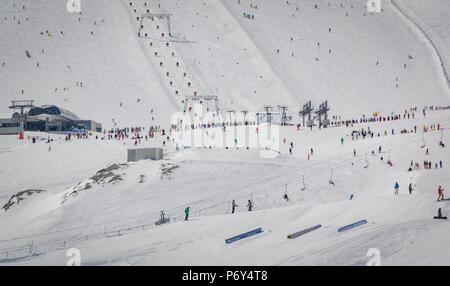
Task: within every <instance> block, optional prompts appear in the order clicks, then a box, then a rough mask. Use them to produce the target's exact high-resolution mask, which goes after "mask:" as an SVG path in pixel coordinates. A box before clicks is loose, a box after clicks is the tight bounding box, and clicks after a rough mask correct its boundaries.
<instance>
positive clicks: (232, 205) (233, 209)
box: [231, 200, 238, 214]
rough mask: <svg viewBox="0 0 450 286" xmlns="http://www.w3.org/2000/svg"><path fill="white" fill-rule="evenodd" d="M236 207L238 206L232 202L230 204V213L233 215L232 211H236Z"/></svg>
mask: <svg viewBox="0 0 450 286" xmlns="http://www.w3.org/2000/svg"><path fill="white" fill-rule="evenodd" d="M236 207H238V205H237V204H236V202H235V201H234V200H233V202H232V203H231V213H232V214H234V211H235V210H236Z"/></svg>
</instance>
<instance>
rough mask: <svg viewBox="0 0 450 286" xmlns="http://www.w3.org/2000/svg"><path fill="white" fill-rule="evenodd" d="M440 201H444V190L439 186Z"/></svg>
mask: <svg viewBox="0 0 450 286" xmlns="http://www.w3.org/2000/svg"><path fill="white" fill-rule="evenodd" d="M440 200H444V189H443V188H442V187H441V186H439V188H438V199H437V201H438V202H439V201H440Z"/></svg>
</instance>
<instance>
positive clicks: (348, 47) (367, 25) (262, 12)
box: [0, 0, 450, 265]
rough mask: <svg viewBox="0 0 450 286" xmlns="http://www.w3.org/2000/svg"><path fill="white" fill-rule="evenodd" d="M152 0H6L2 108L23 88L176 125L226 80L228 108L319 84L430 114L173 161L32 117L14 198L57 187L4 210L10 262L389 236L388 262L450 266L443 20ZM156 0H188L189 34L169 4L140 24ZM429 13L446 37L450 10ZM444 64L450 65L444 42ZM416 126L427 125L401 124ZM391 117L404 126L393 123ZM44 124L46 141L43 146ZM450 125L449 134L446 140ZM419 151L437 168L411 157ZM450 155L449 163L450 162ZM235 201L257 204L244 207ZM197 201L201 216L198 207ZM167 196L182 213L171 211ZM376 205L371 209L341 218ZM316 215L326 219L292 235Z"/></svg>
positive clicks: (3, 156)
mask: <svg viewBox="0 0 450 286" xmlns="http://www.w3.org/2000/svg"><path fill="white" fill-rule="evenodd" d="M130 2H132V3H133V5H132V6H130V5H129V3H130ZM145 2H146V1H136V0H127V1H119V0H108V1H106V0H104V1H99V0H91V1H82V11H83V12H82V15H81V16H80V15H79V14H70V13H68V12H67V11H66V9H65V7H66V1H63V0H60V1H56V0H46V1H44V0H42V1H41V0H39V1H38V0H33V1H11V0H8V1H1V3H0V8H1V9H0V14H1V15H0V16H1V18H0V29H1V39H2V40H1V41H0V52H1V53H0V64H1V63H2V62H5V66H4V67H2V66H1V65H0V77H1V80H0V106H1V108H0V115H1V116H2V117H3V116H5V117H6V116H10V111H9V110H8V109H7V106H8V104H9V101H10V100H13V99H34V100H36V103H37V104H46V103H47V104H57V105H61V106H62V107H64V108H67V109H69V110H71V111H73V112H75V113H77V114H78V115H79V116H80V117H82V118H89V119H94V120H97V121H100V122H101V123H103V125H104V127H106V128H109V127H112V126H113V121H112V119H113V118H114V122H116V123H117V125H116V126H117V127H123V126H130V125H131V126H132V125H138V126H149V125H154V124H155V123H157V124H161V125H162V126H167V125H168V119H169V118H170V116H171V115H172V113H173V112H174V111H176V110H179V108H180V107H181V106H182V105H181V100H182V99H183V96H184V95H192V94H193V93H194V92H197V93H198V94H216V95H218V96H219V100H220V106H221V108H222V110H227V109H233V110H240V109H241V108H246V109H249V110H255V111H257V110H260V109H262V107H263V105H265V104H272V105H277V104H287V105H289V106H290V111H292V112H293V113H296V111H297V109H298V108H299V106H300V105H301V104H303V103H304V102H305V101H306V100H309V99H312V100H313V103H314V105H317V104H318V103H319V102H321V101H323V100H326V99H327V100H329V104H330V106H331V108H332V113H333V114H336V115H341V116H342V117H343V118H350V117H353V116H361V114H366V115H369V114H371V113H372V112H375V111H378V112H381V113H384V114H387V113H390V112H391V111H395V112H397V113H403V111H404V109H407V108H410V107H413V106H417V107H418V108H419V110H418V112H417V113H416V118H415V119H405V120H400V121H390V122H383V123H369V124H362V125H355V127H354V128H345V127H337V128H329V129H325V130H321V131H319V130H314V131H308V130H304V129H303V128H302V129H301V130H300V131H297V130H296V129H295V128H294V127H282V128H281V140H280V142H283V140H282V139H284V138H286V143H282V146H281V155H280V156H279V157H278V158H275V159H261V158H260V157H259V152H258V151H257V150H254V149H251V150H245V149H243V148H241V149H239V150H235V149H234V148H231V149H229V150H224V149H220V148H219V149H195V148H193V149H185V150H182V151H180V152H176V151H175V148H174V147H173V146H168V147H167V148H166V154H165V160H163V161H161V162H153V161H142V162H137V163H130V164H125V165H121V164H123V163H125V162H126V149H127V148H129V147H132V146H133V143H134V142H133V141H132V140H125V141H117V140H104V141H101V140H95V138H94V137H93V136H91V137H90V138H89V139H87V140H84V139H83V140H78V139H72V140H70V141H65V140H64V136H61V135H51V137H52V138H53V139H54V141H53V142H52V143H51V147H52V149H51V152H49V151H48V144H47V143H46V138H47V134H41V133H32V132H26V133H25V138H26V140H23V141H20V140H17V138H16V136H2V137H0V162H1V164H0V181H1V182H2V184H1V186H0V207H3V206H4V205H5V204H7V202H8V201H9V200H10V198H11V197H12V196H13V195H15V194H18V193H20V192H22V191H25V190H29V189H31V190H43V191H44V192H39V193H37V192H36V193H33V194H32V195H26V194H22V195H20V197H21V198H23V200H20V199H18V198H17V197H12V199H11V202H15V204H13V205H12V206H11V207H10V208H9V209H8V210H7V211H5V210H0V230H1V231H0V263H1V264H6V265H11V264H20V265H22V264H27V265H36V264H51V265H64V264H65V263H66V261H67V259H68V257H67V256H66V251H67V249H68V248H70V247H75V248H79V249H80V250H81V254H82V264H83V265H104V264H108V265H110V264H117V265H129V264H131V265H242V264H248V265H252V264H261V265H311V264H312V265H317V264H318V265H364V264H365V263H366V262H367V261H368V260H369V259H370V257H367V256H366V253H367V250H368V249H369V248H373V247H374V248H378V249H379V250H380V252H381V263H382V264H383V265H393V264H394V265H404V264H415V265H417V264H418V265H430V264H431V265H434V264H445V265H448V264H450V260H449V257H450V253H449V250H448V247H446V245H447V241H448V237H449V236H450V232H449V228H448V222H447V221H437V220H433V219H432V217H433V216H435V215H436V213H437V209H438V208H439V207H441V208H442V212H443V214H444V215H447V216H448V215H450V205H449V203H448V201H442V202H436V198H437V192H436V189H437V187H438V185H442V186H443V187H444V189H445V193H446V194H448V190H449V189H450V177H449V173H448V170H447V165H448V163H449V162H450V153H449V152H448V148H449V147H448V143H449V142H448V138H450V137H449V136H450V133H449V131H450V129H449V128H450V122H449V118H450V115H449V112H448V110H447V111H434V112H429V113H428V114H427V117H426V118H423V117H422V115H421V108H422V107H423V106H424V105H433V104H436V105H448V104H449V103H450V97H449V93H448V88H447V85H446V82H445V76H444V73H443V69H442V66H441V62H440V60H441V59H439V58H438V57H437V56H436V51H435V50H433V44H435V45H436V48H437V49H438V52H439V54H442V55H444V53H445V51H442V50H440V47H441V45H439V44H436V41H439V40H434V39H435V37H434V36H432V35H431V33H430V35H429V34H425V35H424V34H422V33H423V32H425V33H428V32H427V31H428V30H426V29H422V30H423V31H421V30H420V29H417V28H415V27H414V26H412V23H411V22H410V21H408V19H405V17H404V16H403V17H402V16H401V15H400V14H399V12H398V11H397V10H396V9H395V7H394V6H392V5H391V2H390V1H383V2H382V7H383V10H384V11H383V12H382V13H379V14H372V15H371V14H369V13H367V12H366V15H365V16H364V13H365V10H364V5H365V2H366V1H356V0H352V1H349V0H346V1H334V0H333V1H331V0H330V1H298V2H297V1H293V0H290V1H289V3H290V4H286V1H255V2H254V3H253V2H249V1H244V0H241V1H240V4H238V1H237V0H233V1H227V0H223V1H218V0H213V1H194V0H190V1H173V0H164V1H147V3H148V6H145V5H144V3H145ZM396 2H400V1H396ZM405 2H406V1H401V4H402V5H404V4H405ZM431 2H432V3H433V4H432V5H431V6H428V4H425V3H429V2H428V1H425V0H424V1H414V2H413V3H414V6H410V8H409V9H411V10H413V11H415V12H417V14H416V15H417V17H422V18H421V19H423V20H424V21H425V20H426V19H427V18H426V17H425V16H423V15H434V14H433V13H437V12H436V11H448V8H447V6H448V4H447V2H446V1H430V3H431ZM297 3H298V4H297ZM328 3H330V6H328ZM341 3H342V7H341ZM250 4H251V5H252V6H254V5H257V7H258V8H257V9H255V8H251V7H250ZM316 4H317V5H318V8H317V9H316V8H315V7H314V5H316ZM22 5H25V10H23V8H22ZM297 5H298V7H299V11H297V10H296V7H297ZM408 5H409V4H408ZM411 5H412V4H411ZM352 6H353V8H352ZM425 6H426V9H425ZM422 8H423V9H422ZM134 9H136V12H134ZM147 9H150V10H151V11H152V12H154V13H171V33H172V37H171V38H168V28H167V26H166V24H165V23H166V20H165V19H158V18H155V19H154V20H153V21H152V20H150V19H148V20H145V21H144V23H143V24H144V28H143V29H142V30H141V36H142V33H144V34H145V33H147V37H146V38H145V36H144V37H138V36H137V33H138V31H139V22H138V21H137V19H136V17H139V16H140V15H141V14H143V13H146V10H147ZM427 9H428V10H427ZM446 9H447V10H446ZM419 10H420V11H422V12H423V11H428V12H427V13H426V14H423V15H422V14H420V13H419V12H418V11H419ZM243 12H245V13H248V14H252V15H255V19H254V20H252V19H247V18H244V17H243ZM346 13H348V16H346ZM405 13H406V12H405ZM424 13H425V12H424ZM293 15H294V16H293ZM406 17H413V16H411V15H410V14H408V13H407V15H406ZM429 17H431V16H429ZM26 18H28V21H27V20H26ZM79 18H81V20H79ZM428 19H429V18H428ZM19 20H20V24H18V22H17V21H19ZM441 23H443V25H445V23H446V20H445V19H443V20H442V21H441ZM157 26H159V27H158V28H157ZM330 28H331V31H330V30H329V29H330ZM428 29H433V31H435V32H436V33H439V34H440V35H441V37H442V38H443V40H442V41H446V38H445V32H444V31H445V27H444V26H441V25H439V22H433V25H430V26H429V28H428ZM47 31H48V32H49V33H47ZM61 31H63V33H64V34H61V33H60V32H61ZM91 31H92V32H93V34H91ZM41 32H43V34H42V35H41ZM161 33H164V34H165V35H164V37H162V35H161ZM291 37H292V38H293V40H292V41H291V40H290V38H291ZM427 37H429V39H428V38H427ZM430 39H432V41H433V44H430V42H429V41H430ZM167 43H168V44H169V46H167ZM318 43H319V45H318ZM42 49H44V52H42ZM277 49H279V50H280V52H279V54H278V53H277ZM330 49H331V53H329V50H330ZM26 51H29V52H30V54H31V58H27V56H26V53H25V52H26ZM155 52H156V53H157V54H156V55H155ZM172 53H173V55H172ZM292 53H294V55H293V56H292ZM409 55H411V56H412V57H413V59H408V56H409ZM316 57H317V59H318V61H316V60H315V58H316ZM37 62H39V67H37ZM377 62H378V65H377ZM160 63H162V65H160ZM177 63H178V65H177ZM405 63H406V64H407V66H406V68H404V64H405ZM442 63H443V64H444V67H446V66H447V64H446V63H447V61H446V60H445V59H444V58H442ZM68 65H69V67H70V68H69V67H68ZM167 72H169V75H168V76H167V74H166V73H167ZM184 73H186V76H184ZM397 77H398V80H396V78H397ZM77 82H83V87H77V86H76V83H77ZM170 82H172V85H170ZM188 83H191V85H190V86H188ZM397 84H398V87H396V85H397ZM65 87H69V89H68V90H64V88H65ZM55 88H58V90H57V91H56V92H55ZM22 89H23V90H24V94H23V95H22V93H21V90H22ZM176 91H178V95H177V94H176ZM138 99H140V102H138ZM121 102H122V107H121V106H120V103H121ZM151 109H154V113H153V114H151V113H150V110H151ZM152 117H155V121H153V120H152V119H151V118H152ZM294 119H295V123H298V122H300V121H299V119H298V116H294ZM437 123H440V125H441V127H443V128H445V129H444V130H443V131H442V132H440V131H430V132H427V133H425V135H424V138H425V143H426V147H427V148H429V150H430V155H425V149H424V148H421V147H420V146H421V145H422V144H423V139H422V134H421V130H422V127H423V126H424V125H426V126H427V127H430V125H431V124H437ZM367 126H370V128H371V130H372V131H374V132H375V133H378V132H379V133H380V134H382V136H380V137H375V138H367V139H364V140H361V139H360V140H354V141H353V140H352V139H351V136H349V133H350V132H351V131H352V130H353V129H360V128H366V127H367ZM414 126H417V127H418V133H409V134H399V132H400V129H403V128H406V129H407V130H412V129H413V128H414ZM391 128H394V129H395V131H396V135H387V136H384V135H383V134H384V132H385V131H386V132H387V133H388V134H389V133H390V130H391ZM28 136H39V138H40V139H42V140H38V142H37V143H36V144H32V143H31V141H30V140H29V139H28V138H29V137H28ZM94 136H95V135H94ZM441 136H442V138H443V140H444V142H445V143H446V144H447V147H446V148H441V147H439V146H438V142H439V140H441ZM341 137H343V138H344V139H345V143H344V144H343V145H342V146H341V145H340V138H341ZM162 140H165V138H164V137H163V136H161V134H159V133H158V134H157V138H154V139H151V140H149V141H148V142H146V141H143V143H142V144H140V145H139V147H145V146H161V142H162ZM290 142H293V145H294V146H295V147H294V150H293V155H292V156H290V155H289V152H288V150H289V143H290ZM380 145H381V146H382V147H383V151H382V153H378V152H377V149H378V146H380ZM310 148H314V155H313V156H311V158H310V160H308V159H307V158H308V157H307V154H308V152H309V151H310ZM354 149H355V150H356V151H357V156H354V155H353V150H354ZM389 150H390V152H389ZM371 151H375V153H376V154H375V155H374V156H372V155H371ZM366 153H367V160H366ZM381 157H383V161H382V160H381ZM388 157H391V159H392V161H393V164H394V165H393V167H388V166H387V165H386V160H387V158H388ZM411 160H414V161H415V162H418V163H419V164H421V170H416V171H413V172H407V171H406V170H407V168H408V167H409V166H410V161H411ZM423 160H431V161H432V162H433V170H424V169H423V167H422V162H423ZM439 160H442V161H443V163H444V168H443V169H434V164H435V163H436V162H438V161H439ZM114 164H115V165H114ZM366 166H367V168H364V167H366ZM104 168H107V169H106V170H103V171H101V172H99V173H97V172H98V171H99V170H102V169H104ZM303 176H304V178H305V179H304V182H303ZM330 179H331V180H332V181H333V182H334V183H335V186H332V185H330V184H329V180H330ZM395 182H399V184H400V194H399V195H398V196H394V195H393V186H394V184H395ZM409 183H412V184H413V187H414V191H413V193H412V194H409V193H408V191H407V188H408V184H409ZM303 188H304V190H302V189H303ZM286 190H287V194H288V195H289V199H290V200H289V201H288V202H286V201H285V200H284V199H283V194H284V193H285V192H286ZM351 195H353V198H352V200H350V196H351ZM233 199H235V200H236V201H237V203H238V205H239V207H238V209H237V213H236V214H234V215H231V214H230V212H231V210H230V202H231V200H233ZM248 199H252V200H253V202H254V211H253V212H251V213H250V212H247V211H246V204H247V200H248ZM188 205H189V206H190V207H191V220H190V221H189V222H183V221H182V220H183V216H184V212H183V210H184V208H185V207H186V206H188ZM161 210H165V212H166V215H168V216H170V218H171V223H170V224H168V225H164V226H161V227H155V225H154V222H155V221H156V220H158V219H159V212H160V211H161ZM360 219H366V220H367V221H368V224H367V225H364V226H361V227H359V228H356V229H354V230H352V231H349V232H345V233H342V234H338V233H337V229H338V228H339V227H341V226H343V225H346V224H349V223H352V222H355V221H357V220H360ZM316 224H322V225H323V227H322V228H321V229H319V230H317V231H315V232H312V233H310V234H308V235H307V236H304V237H301V238H298V239H296V240H287V239H286V236H287V235H288V234H290V233H292V232H295V231H299V230H301V229H304V228H307V227H310V226H313V225H316ZM257 227H262V228H263V230H264V232H263V233H262V234H260V235H258V236H255V237H252V238H249V239H246V240H243V241H240V242H237V243H234V244H232V245H226V244H225V242H224V240H225V239H226V238H229V237H231V236H234V235H236V234H239V233H242V232H245V231H248V230H251V229H254V228H257Z"/></svg>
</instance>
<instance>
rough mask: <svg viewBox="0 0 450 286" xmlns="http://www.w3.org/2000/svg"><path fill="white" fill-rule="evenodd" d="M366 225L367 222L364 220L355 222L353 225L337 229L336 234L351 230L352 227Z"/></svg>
mask: <svg viewBox="0 0 450 286" xmlns="http://www.w3.org/2000/svg"><path fill="white" fill-rule="evenodd" d="M366 223H367V221H366V220H365V219H363V220H360V221H357V222H355V223H352V224H349V225H346V226H343V227H341V228H340V229H338V232H343V231H346V230H349V229H352V228H354V227H357V226H360V225H363V224H366Z"/></svg>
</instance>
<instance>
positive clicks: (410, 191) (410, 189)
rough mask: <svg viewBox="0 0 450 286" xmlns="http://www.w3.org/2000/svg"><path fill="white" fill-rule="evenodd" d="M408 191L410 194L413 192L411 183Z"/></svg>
mask: <svg viewBox="0 0 450 286" xmlns="http://www.w3.org/2000/svg"><path fill="white" fill-rule="evenodd" d="M408 191H409V193H410V194H412V191H413V187H412V183H409V186H408Z"/></svg>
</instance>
